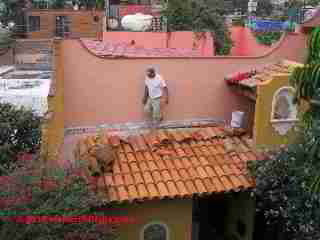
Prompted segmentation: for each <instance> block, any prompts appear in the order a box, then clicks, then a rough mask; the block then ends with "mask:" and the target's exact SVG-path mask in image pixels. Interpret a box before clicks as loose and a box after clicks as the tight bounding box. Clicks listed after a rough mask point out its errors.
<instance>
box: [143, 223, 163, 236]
mask: <svg viewBox="0 0 320 240" xmlns="http://www.w3.org/2000/svg"><path fill="white" fill-rule="evenodd" d="M141 240H169V231H168V226H167V225H166V224H163V223H150V224H147V225H146V226H144V228H143V229H142V233H141Z"/></svg>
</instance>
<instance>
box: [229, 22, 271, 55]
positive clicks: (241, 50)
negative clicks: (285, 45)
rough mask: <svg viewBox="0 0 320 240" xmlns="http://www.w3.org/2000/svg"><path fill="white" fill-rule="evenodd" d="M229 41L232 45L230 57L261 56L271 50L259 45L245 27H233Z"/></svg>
mask: <svg viewBox="0 0 320 240" xmlns="http://www.w3.org/2000/svg"><path fill="white" fill-rule="evenodd" d="M231 39H232V41H233V44H234V45H233V47H232V48H231V53H230V55H232V56H261V55H263V54H264V53H266V52H268V51H270V50H271V49H272V47H269V46H265V45H262V44H259V43H258V42H257V40H256V37H255V36H254V35H253V33H252V32H251V30H250V29H249V28H247V27H241V26H233V27H232V28H231Z"/></svg>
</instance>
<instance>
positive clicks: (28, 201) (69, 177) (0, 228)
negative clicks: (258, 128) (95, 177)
mask: <svg viewBox="0 0 320 240" xmlns="http://www.w3.org/2000/svg"><path fill="white" fill-rule="evenodd" d="M41 162H43V159H35V161H34V162H28V163H24V164H23V165H22V166H19V167H14V169H15V170H14V171H13V172H12V171H11V170H10V169H7V170H8V171H7V172H6V173H7V174H6V175H5V177H6V178H5V179H6V181H5V182H3V178H4V177H2V178H1V180H2V182H1V184H0V204H1V207H0V209H1V210H0V217H1V219H0V239H12V240H19V239H23V240H42V239H52V240H60V239H67V240H76V239H77V240H78V239H85V240H90V239H101V240H112V239H115V238H116V234H115V232H114V226H113V224H108V225H106V224H99V223H97V222H90V221H86V219H84V221H80V220H79V218H76V217H77V216H78V217H80V216H93V215H95V216H103V215H104V214H103V213H105V211H104V212H101V211H99V206H101V205H102V204H103V203H102V201H101V200H100V199H99V198H98V197H97V196H96V194H95V192H94V191H92V189H91V188H89V186H91V185H88V184H87V183H86V181H84V179H83V178H82V177H81V174H80V173H81V171H80V170H81V169H82V168H78V167H76V168H73V169H69V170H67V169H61V168H59V167H57V168H53V167H51V168H50V169H48V170H47V171H40V170H39V169H41V168H39V163H41ZM24 216H25V217H24ZM62 216H64V219H62ZM23 217H24V218H23ZM32 217H39V218H40V217H41V218H40V219H39V218H38V219H39V220H38V223H33V224H32V221H34V220H36V219H35V218H32ZM59 217H60V219H61V220H62V221H68V222H67V223H63V222H60V223H59ZM50 219H51V220H50ZM67 219H68V220H67ZM1 220H2V221H1ZM70 220H71V221H70ZM69 221H70V222H69ZM77 221H78V222H77ZM28 222H29V223H30V224H26V223H28Z"/></svg>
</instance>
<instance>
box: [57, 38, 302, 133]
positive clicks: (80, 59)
mask: <svg viewBox="0 0 320 240" xmlns="http://www.w3.org/2000/svg"><path fill="white" fill-rule="evenodd" d="M305 40H306V36H304V35H302V34H290V35H288V36H286V37H285V38H284V39H283V40H282V41H281V42H280V43H279V45H278V47H277V48H276V49H274V50H273V51H271V52H269V53H268V54H266V55H265V56H262V57H211V58H203V57H202V58H176V59H175V58H171V59H165V58H161V59H159V58H132V59H101V58H98V57H96V56H94V55H93V54H90V53H89V52H88V51H87V50H86V49H84V48H83V47H82V46H81V44H80V43H79V41H77V40H64V41H63V42H62V48H61V51H62V57H63V63H64V78H65V83H64V103H65V110H64V111H65V113H64V117H65V127H74V126H92V125H97V124H102V123H125V122H134V121H143V120H145V115H144V113H143V106H142V103H141V100H142V96H143V87H144V85H143V84H144V83H143V82H144V81H143V79H144V75H143V74H144V72H145V68H146V67H147V66H148V65H150V64H155V65H157V67H158V69H159V71H160V74H162V75H163V77H164V78H165V79H166V80H167V83H168V86H169V92H170V103H169V105H168V106H167V107H166V109H165V119H166V120H182V119H191V118H205V117H216V118H224V119H227V120H230V118H231V112H232V111H235V110H241V111H245V112H248V111H249V108H250V104H248V101H246V100H244V99H243V98H241V97H238V96H236V95H235V94H234V93H233V92H232V91H231V90H230V89H229V88H228V86H227V85H226V83H225V81H224V77H225V76H226V75H227V74H230V73H233V72H236V71H241V70H243V69H248V68H252V67H254V66H257V65H262V64H266V63H272V62H274V61H276V60H280V59H288V60H292V61H297V62H303V60H304V59H303V57H304V51H305Z"/></svg>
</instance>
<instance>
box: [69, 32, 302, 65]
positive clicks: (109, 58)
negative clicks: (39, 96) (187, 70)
mask: <svg viewBox="0 0 320 240" xmlns="http://www.w3.org/2000/svg"><path fill="white" fill-rule="evenodd" d="M289 35H300V34H299V33H293V32H284V34H283V36H282V37H281V39H280V40H279V41H278V42H277V43H276V44H275V46H274V47H273V48H272V49H270V50H269V51H267V52H265V53H264V54H262V55H258V56H201V57H169V58H168V57H103V56H97V55H95V54H94V53H93V52H91V51H90V49H88V48H87V47H86V46H85V45H84V44H83V43H82V42H81V40H80V39H79V43H80V45H81V46H82V47H83V48H84V49H85V50H86V51H87V52H88V53H89V54H91V55H92V56H94V57H97V58H100V59H104V60H116V59H117V60H124V59H125V60H136V59H262V58H265V57H268V56H270V55H271V54H273V53H274V52H275V51H277V50H278V49H279V48H280V47H281V46H282V45H283V43H284V42H285V41H286V40H287V37H288V36H289ZM64 40H68V39H64Z"/></svg>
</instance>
